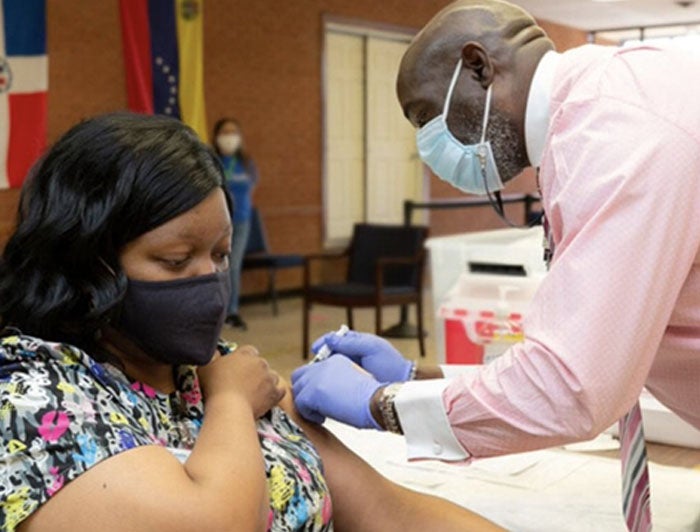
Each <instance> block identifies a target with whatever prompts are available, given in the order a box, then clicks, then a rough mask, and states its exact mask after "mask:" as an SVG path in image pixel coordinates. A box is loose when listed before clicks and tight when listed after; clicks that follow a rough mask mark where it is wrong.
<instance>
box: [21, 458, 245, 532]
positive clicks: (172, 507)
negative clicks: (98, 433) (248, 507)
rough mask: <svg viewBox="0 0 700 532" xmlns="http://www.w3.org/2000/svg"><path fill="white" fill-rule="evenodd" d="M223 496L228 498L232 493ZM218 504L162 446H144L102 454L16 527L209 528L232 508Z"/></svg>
mask: <svg viewBox="0 0 700 532" xmlns="http://www.w3.org/2000/svg"><path fill="white" fill-rule="evenodd" d="M227 495H228V497H227V500H228V501H230V502H232V503H233V502H234V501H235V495H234V494H227ZM222 499H223V498H222ZM221 503H222V501H221V500H210V499H209V498H205V497H202V493H201V490H198V489H197V485H196V484H195V483H194V482H193V481H192V480H191V479H190V478H189V477H188V475H187V473H186V471H185V468H184V467H183V466H182V464H181V463H180V462H179V461H178V460H177V459H176V458H175V457H174V456H173V455H171V454H170V452H168V451H167V450H166V449H165V448H163V447H160V446H156V445H146V446H141V447H136V448H134V449H131V450H128V451H125V452H122V453H119V454H117V455H114V456H112V457H110V458H107V459H105V460H103V461H102V462H100V463H98V464H96V465H94V466H93V467H91V468H90V469H89V470H87V471H85V472H84V473H82V474H81V475H80V476H78V477H77V478H75V479H74V480H72V481H70V482H68V483H67V484H66V485H65V486H64V487H63V488H61V489H60V490H59V491H58V492H56V493H55V494H54V495H53V497H51V498H50V499H49V500H48V501H47V502H45V503H44V504H43V505H42V506H40V507H39V508H38V509H37V510H36V511H35V512H34V513H33V514H32V515H31V516H30V517H29V518H28V519H26V520H25V521H24V522H23V523H22V525H21V526H20V527H19V529H18V530H19V531H20V532H44V531H51V532H62V531H66V532H68V531H81V530H100V531H104V532H109V531H122V530H129V531H134V532H137V531H141V530H144V531H146V530H149V531H152V530H169V531H172V532H175V531H188V530H210V529H213V527H214V526H215V524H216V522H217V519H218V516H219V515H221V512H226V511H230V512H235V511H236V509H235V507H234V504H230V505H229V504H221ZM244 522H245V519H244V518H243V516H241V523H242V524H243V523H244Z"/></svg>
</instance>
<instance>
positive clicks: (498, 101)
mask: <svg viewBox="0 0 700 532" xmlns="http://www.w3.org/2000/svg"><path fill="white" fill-rule="evenodd" d="M552 48H553V46H552V43H551V41H550V40H549V39H548V38H547V36H546V34H545V33H544V31H543V30H542V29H541V28H540V27H539V26H538V25H537V22H536V21H535V19H534V18H532V16H530V15H529V14H528V13H527V12H525V11H523V10H522V9H521V8H519V7H517V6H515V5H513V4H510V3H508V2H503V1H500V0H458V1H456V2H453V3H452V4H450V5H448V6H447V7H445V8H444V9H443V10H441V11H440V12H438V13H437V14H436V15H435V16H434V17H433V18H432V20H431V21H430V22H429V23H428V24H427V25H426V26H425V27H424V28H423V29H422V30H421V31H420V33H418V34H417V35H416V36H415V38H414V39H413V41H412V42H411V45H410V46H409V48H408V50H407V51H406V53H405V54H404V57H403V59H402V61H401V67H400V69H399V76H398V79H397V93H398V96H399V100H400V102H401V106H402V108H403V110H404V114H405V115H406V117H407V118H408V119H409V120H410V121H411V123H412V124H413V125H414V126H416V127H421V126H422V125H423V124H425V123H426V122H428V121H429V120H431V119H432V118H433V117H435V116H437V115H438V114H440V113H441V111H442V107H443V104H444V101H445V96H446V93H447V87H448V84H449V80H450V78H451V76H452V74H453V72H454V70H455V67H456V65H457V63H458V61H459V60H460V59H461V60H462V65H463V66H462V71H461V72H460V77H459V78H458V82H457V85H456V87H455V92H454V95H453V98H452V103H451V106H450V112H449V117H448V125H449V126H450V131H452V133H453V134H454V135H455V136H456V137H457V138H458V139H460V140H461V141H462V142H464V143H471V142H475V137H478V133H479V132H478V126H479V122H480V121H481V112H482V111H483V102H484V100H485V91H486V89H487V88H488V86H489V85H491V84H493V94H494V98H493V102H494V103H493V107H492V108H493V111H492V118H493V120H491V121H490V126H489V132H490V131H491V129H492V127H493V128H494V132H493V133H494V134H495V135H498V134H500V133H503V131H500V130H499V131H496V130H497V129H507V130H508V131H507V132H506V133H507V135H508V136H509V138H510V140H509V141H508V142H509V144H510V145H512V146H511V147H512V149H510V150H509V151H516V152H517V153H508V154H504V153H500V154H498V153H497V154H496V159H497V162H498V161H499V160H500V161H501V162H503V161H505V157H512V158H513V159H514V160H513V162H512V164H510V165H506V166H509V167H508V168H505V167H504V168H499V170H501V172H502V174H504V175H503V178H504V179H505V180H507V179H509V178H511V177H513V176H512V175H508V174H511V173H512V172H513V171H515V167H517V166H521V167H522V166H527V159H526V154H525V147H524V142H525V141H524V113H525V105H526V101H527V93H528V90H529V87H530V82H531V81H532V76H533V74H534V71H535V68H536V66H537V63H538V62H539V59H540V58H541V57H542V55H544V53H546V52H547V51H548V50H551V49H552ZM499 123H500V124H501V126H499ZM489 132H487V137H489V136H491V137H492V136H494V134H490V133H489ZM516 145H517V146H516ZM499 166H500V165H499Z"/></svg>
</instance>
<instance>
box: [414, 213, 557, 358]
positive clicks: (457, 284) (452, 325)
mask: <svg viewBox="0 0 700 532" xmlns="http://www.w3.org/2000/svg"><path fill="white" fill-rule="evenodd" d="M543 236H544V234H543V230H542V227H541V226H537V227H532V228H529V229H497V230H493V231H482V232H477V233H466V234H460V235H453V236H446V237H437V238H430V239H428V241H427V242H426V247H427V248H428V250H429V255H430V269H431V277H432V292H433V309H434V311H435V312H434V316H435V340H436V342H437V345H436V347H437V361H438V363H441V364H442V363H482V362H484V361H485V360H488V359H490V358H491V357H493V356H496V355H498V354H500V353H501V352H503V351H504V350H505V349H506V348H507V346H508V345H509V344H510V343H513V342H517V341H519V340H520V339H522V330H521V329H520V322H521V320H522V316H523V314H524V313H525V312H526V309H527V304H528V302H529V300H530V299H531V298H532V295H533V294H534V291H535V290H536V288H537V286H538V285H539V283H540V281H541V280H542V278H543V277H544V275H545V274H546V272H547V268H546V264H545V263H544V259H543V247H542V239H543Z"/></svg>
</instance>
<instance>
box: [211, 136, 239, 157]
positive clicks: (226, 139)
mask: <svg viewBox="0 0 700 532" xmlns="http://www.w3.org/2000/svg"><path fill="white" fill-rule="evenodd" d="M216 145H217V146H218V148H219V151H220V152H221V153H223V154H224V155H233V154H234V153H236V152H237V151H238V148H240V147H241V136H240V135H239V134H238V133H225V134H223V135H219V136H218V137H216Z"/></svg>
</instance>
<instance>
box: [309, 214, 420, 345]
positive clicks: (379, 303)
mask: <svg viewBox="0 0 700 532" xmlns="http://www.w3.org/2000/svg"><path fill="white" fill-rule="evenodd" d="M427 237H428V228H427V227H423V226H415V225H413V226H406V225H380V224H367V223H359V224H355V227H354V230H353V234H352V239H351V241H350V245H349V246H348V248H347V249H345V250H344V251H343V252H342V253H340V254H336V255H328V254H320V255H307V256H306V257H305V261H304V309H303V314H304V320H303V321H304V323H303V328H304V330H303V334H302V336H303V345H302V353H303V356H304V358H308V356H309V313H310V311H311V306H312V305H313V304H314V303H317V304H321V305H331V306H339V307H345V308H346V310H347V325H348V326H349V327H350V328H351V329H352V327H353V315H352V311H353V309H354V308H356V307H357V308H362V307H365V308H367V307H374V308H375V332H376V333H377V334H380V333H381V330H382V307H383V306H386V305H407V304H412V303H415V304H416V310H417V322H418V342H419V347H420V355H421V356H422V357H424V356H425V344H424V338H423V337H424V329H423V265H424V262H425V251H424V243H425V240H426V238H427ZM339 258H346V259H347V261H348V265H347V275H346V279H345V282H341V283H332V284H319V285H312V284H311V282H310V279H311V266H312V263H313V262H314V261H324V260H333V259H339Z"/></svg>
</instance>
